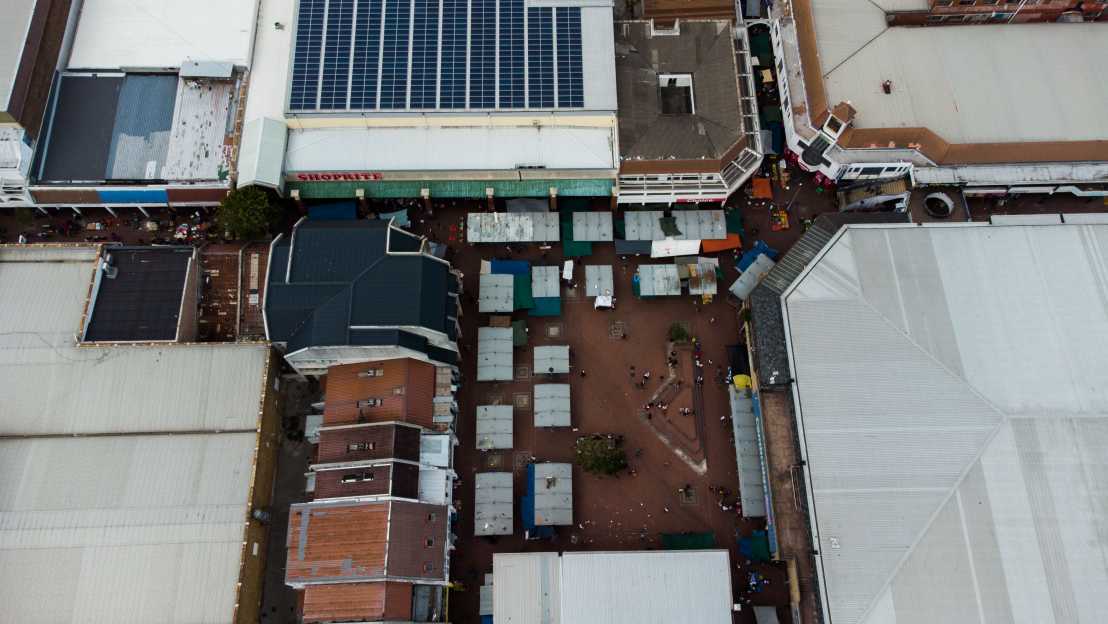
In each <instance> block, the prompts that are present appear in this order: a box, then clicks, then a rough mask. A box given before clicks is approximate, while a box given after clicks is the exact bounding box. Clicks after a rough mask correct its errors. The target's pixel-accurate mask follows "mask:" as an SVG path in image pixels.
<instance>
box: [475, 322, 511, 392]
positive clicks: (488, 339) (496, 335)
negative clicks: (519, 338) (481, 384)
mask: <svg viewBox="0 0 1108 624" xmlns="http://www.w3.org/2000/svg"><path fill="white" fill-rule="evenodd" d="M511 379H512V328H511V327H478V328H477V381H510V380H511Z"/></svg>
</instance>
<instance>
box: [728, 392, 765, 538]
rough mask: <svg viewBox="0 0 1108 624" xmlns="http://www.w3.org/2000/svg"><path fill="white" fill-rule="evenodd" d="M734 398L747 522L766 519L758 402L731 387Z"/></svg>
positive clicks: (734, 426)
mask: <svg viewBox="0 0 1108 624" xmlns="http://www.w3.org/2000/svg"><path fill="white" fill-rule="evenodd" d="M728 391H729V394H730V397H731V427H732V429H733V430H734V434H735V453H736V456H737V458H738V466H739V499H740V501H741V502H742V506H743V515H744V516H746V517H747V518H764V517H765V516H766V481H765V474H766V473H765V470H764V469H763V464H762V451H761V444H760V441H759V438H760V436H759V434H758V423H757V421H756V420H755V416H754V399H753V397H751V396H750V391H749V390H739V389H737V388H735V387H734V386H733V385H728Z"/></svg>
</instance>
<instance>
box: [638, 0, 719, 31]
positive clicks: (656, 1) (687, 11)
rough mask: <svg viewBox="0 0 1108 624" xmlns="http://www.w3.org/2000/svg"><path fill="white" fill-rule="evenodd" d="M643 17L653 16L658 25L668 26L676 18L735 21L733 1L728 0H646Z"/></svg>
mask: <svg viewBox="0 0 1108 624" xmlns="http://www.w3.org/2000/svg"><path fill="white" fill-rule="evenodd" d="M643 17H644V18H647V19H651V18H653V19H654V20H655V21H657V22H658V25H659V26H662V25H667V26H668V25H669V24H672V23H673V21H674V20H675V19H678V18H680V19H690V18H695V19H726V20H731V21H735V3H734V2H729V1H728V0H646V2H645V3H643Z"/></svg>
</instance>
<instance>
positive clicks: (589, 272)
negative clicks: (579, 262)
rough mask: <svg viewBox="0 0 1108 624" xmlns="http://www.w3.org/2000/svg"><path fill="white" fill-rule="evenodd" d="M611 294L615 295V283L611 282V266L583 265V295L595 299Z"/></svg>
mask: <svg viewBox="0 0 1108 624" xmlns="http://www.w3.org/2000/svg"><path fill="white" fill-rule="evenodd" d="M613 294H615V283H614V282H613V280H612V265H610V264H588V265H585V295H586V296H588V297H596V296H599V295H609V296H610V295H613Z"/></svg>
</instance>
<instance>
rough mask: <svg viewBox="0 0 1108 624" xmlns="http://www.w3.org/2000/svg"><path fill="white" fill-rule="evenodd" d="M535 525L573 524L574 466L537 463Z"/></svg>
mask: <svg viewBox="0 0 1108 624" xmlns="http://www.w3.org/2000/svg"><path fill="white" fill-rule="evenodd" d="M534 486H535V525H536V526H554V525H568V524H573V466H572V465H570V464H554V463H545V464H535V481H534Z"/></svg>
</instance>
